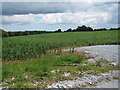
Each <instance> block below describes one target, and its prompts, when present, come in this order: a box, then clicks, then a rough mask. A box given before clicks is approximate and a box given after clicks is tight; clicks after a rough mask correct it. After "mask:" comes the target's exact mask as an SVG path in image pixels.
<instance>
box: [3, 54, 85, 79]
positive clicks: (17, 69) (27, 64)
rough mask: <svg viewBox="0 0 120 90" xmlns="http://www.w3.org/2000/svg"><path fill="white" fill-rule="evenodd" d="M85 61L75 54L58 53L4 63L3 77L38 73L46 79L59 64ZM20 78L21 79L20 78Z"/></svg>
mask: <svg viewBox="0 0 120 90" xmlns="http://www.w3.org/2000/svg"><path fill="white" fill-rule="evenodd" d="M83 61H84V59H83V58H80V57H79V56H73V55H67V56H65V55H57V56H49V57H47V56H46V57H42V58H41V59H37V60H32V61H24V62H21V63H11V64H4V65H3V72H2V74H3V75H2V76H3V79H5V78H8V77H12V76H15V77H19V76H22V77H20V78H22V79H21V80H23V78H24V77H25V75H23V74H26V75H29V77H31V76H30V75H32V74H33V75H36V76H37V77H38V78H39V79H44V78H46V77H49V76H50V70H53V69H54V68H55V67H56V65H57V64H74V63H82V62H83ZM20 78H19V79H20Z"/></svg>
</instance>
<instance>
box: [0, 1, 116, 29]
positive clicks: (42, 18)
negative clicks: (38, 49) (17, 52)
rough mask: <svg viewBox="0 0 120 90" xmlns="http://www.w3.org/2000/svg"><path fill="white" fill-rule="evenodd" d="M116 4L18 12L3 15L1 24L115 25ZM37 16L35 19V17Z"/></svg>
mask: <svg viewBox="0 0 120 90" xmlns="http://www.w3.org/2000/svg"><path fill="white" fill-rule="evenodd" d="M117 9H118V5H117V4H116V3H115V4H103V5H100V6H90V8H87V10H86V11H84V10H83V11H81V10H80V11H77V12H74V13H73V12H63V13H47V14H24V15H22V14H20V15H12V16H5V15H3V16H2V18H3V24H29V23H32V22H35V23H40V24H59V23H62V24H65V23H67V24H69V23H71V24H79V25H87V26H91V27H97V26H104V27H105V26H106V25H108V24H109V25H110V24H111V25H116V24H117V19H118V17H117V15H118V12H117V11H118V10H117ZM36 17H37V19H36Z"/></svg>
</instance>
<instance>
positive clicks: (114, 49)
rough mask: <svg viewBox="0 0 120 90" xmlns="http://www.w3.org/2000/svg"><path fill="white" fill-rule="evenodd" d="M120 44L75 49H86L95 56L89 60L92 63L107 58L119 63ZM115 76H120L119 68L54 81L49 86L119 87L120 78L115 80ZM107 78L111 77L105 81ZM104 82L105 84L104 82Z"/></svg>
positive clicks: (77, 50) (78, 50) (85, 50)
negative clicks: (96, 74)
mask: <svg viewBox="0 0 120 90" xmlns="http://www.w3.org/2000/svg"><path fill="white" fill-rule="evenodd" d="M119 46H120V45H98V46H88V47H79V48H74V49H75V51H76V52H77V53H80V52H81V51H84V52H85V53H86V55H87V56H92V57H95V58H92V59H89V60H88V61H89V62H90V63H93V62H95V61H100V60H103V59H106V60H108V61H111V64H112V65H117V64H118V60H119V59H118V55H119V54H118V47H119ZM64 51H69V49H64ZM95 59H96V60H95ZM86 76H87V77H86ZM115 76H117V77H118V78H119V71H118V70H117V71H109V72H107V73H102V74H99V75H98V76H95V75H87V74H85V75H84V76H83V77H80V78H77V79H76V80H66V81H59V82H56V83H53V84H52V85H51V86H48V88H76V87H77V88H80V87H88V88H108V86H111V87H109V88H118V86H117V85H118V80H116V81H115V80H114V77H115ZM107 78H109V80H110V81H109V82H105V81H106V79H107ZM99 81H100V82H99ZM102 82H103V83H104V84H102ZM113 83H116V84H117V85H113V86H112V84H113ZM91 85H97V86H91ZM106 85H108V86H106Z"/></svg>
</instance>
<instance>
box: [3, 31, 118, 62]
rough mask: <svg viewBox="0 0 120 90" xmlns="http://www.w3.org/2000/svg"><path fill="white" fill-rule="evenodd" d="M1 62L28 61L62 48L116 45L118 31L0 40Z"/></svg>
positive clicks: (44, 35) (41, 35)
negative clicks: (0, 48) (0, 43)
mask: <svg viewBox="0 0 120 90" xmlns="http://www.w3.org/2000/svg"><path fill="white" fill-rule="evenodd" d="M2 42H3V43H2V60H3V61H10V60H26V59H27V60H29V59H34V58H39V57H41V56H42V55H46V54H50V50H54V51H56V50H59V53H58V54H60V53H61V49H62V48H63V47H76V46H89V45H104V44H109V45H111V44H118V31H117V30H116V31H95V32H67V33H51V34H40V35H29V36H17V37H8V38H3V39H2Z"/></svg>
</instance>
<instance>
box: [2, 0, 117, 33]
mask: <svg viewBox="0 0 120 90" xmlns="http://www.w3.org/2000/svg"><path fill="white" fill-rule="evenodd" d="M0 17H2V28H3V29H5V30H7V31H20V30H22V31H23V30H53V31H54V30H57V29H59V28H60V29H62V30H66V29H68V28H73V29H74V28H76V27H77V26H81V25H86V26H90V27H92V28H111V27H117V26H118V3H117V2H92V0H87V2H2V15H0Z"/></svg>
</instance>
